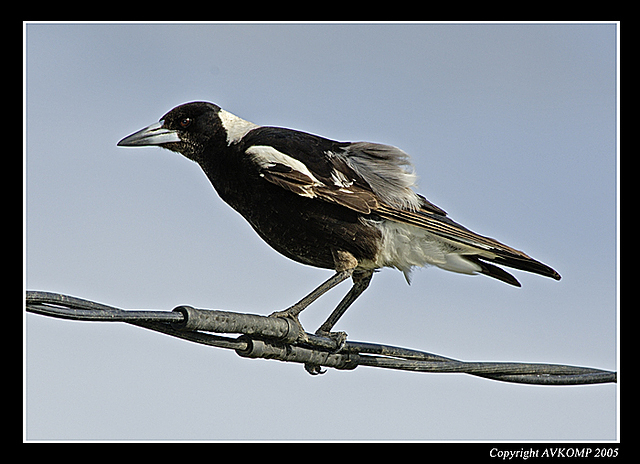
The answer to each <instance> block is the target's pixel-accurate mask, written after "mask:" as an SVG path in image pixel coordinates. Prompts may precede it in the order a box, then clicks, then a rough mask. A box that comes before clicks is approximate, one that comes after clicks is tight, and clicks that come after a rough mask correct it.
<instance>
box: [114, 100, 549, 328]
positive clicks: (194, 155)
mask: <svg viewBox="0 0 640 464" xmlns="http://www.w3.org/2000/svg"><path fill="white" fill-rule="evenodd" d="M150 145H151V146H154V145H155V146H159V147H162V148H166V149H168V150H171V151H174V152H177V153H180V154H182V155H184V156H185V157H186V158H188V159H190V160H192V161H195V162H196V163H198V164H199V165H200V167H201V168H202V170H203V171H204V173H205V174H206V175H207V177H208V178H209V180H210V181H211V184H212V185H213V187H214V188H215V190H216V191H217V192H218V195H219V196H220V197H221V198H222V200H224V201H225V202H226V203H228V204H229V205H230V206H231V207H232V208H233V209H235V210H236V211H237V212H239V213H240V214H241V215H242V216H243V217H244V218H245V219H246V220H247V221H248V222H249V224H251V226H252V227H253V229H254V230H255V231H256V232H257V233H258V235H259V236H260V237H261V238H262V239H263V240H264V241H265V242H267V243H268V244H269V245H270V246H271V247H273V248H274V249H275V250H276V251H278V252H280V253H281V254H283V255H284V256H286V257H288V258H290V259H292V260H294V261H297V262H299V263H302V264H307V265H311V266H315V267H319V268H325V269H332V270H334V271H335V274H334V275H333V276H332V277H331V278H329V279H328V280H327V281H325V282H324V283H322V284H321V285H320V286H318V287H317V288H316V289H315V290H313V291H312V292H311V293H309V294H308V295H307V296H305V297H304V298H303V299H302V300H300V301H299V302H297V303H296V304H294V305H292V306H290V307H289V308H287V309H285V310H283V311H277V312H275V313H273V314H272V316H277V317H289V318H291V319H293V320H294V321H295V322H296V323H297V324H298V325H299V327H302V326H301V325H300V322H299V320H298V315H299V314H300V312H301V311H302V310H304V309H305V308H306V307H307V306H309V305H310V304H311V303H313V302H314V301H315V300H316V299H317V298H319V297H320V296H321V295H323V294H324V293H326V292H327V291H329V290H330V289H332V288H333V287H335V286H336V285H338V284H339V283H340V282H342V281H344V280H347V279H348V278H351V279H352V281H353V284H352V287H351V289H350V290H349V292H348V293H347V294H346V296H345V297H344V298H343V299H342V300H341V301H340V303H339V304H338V306H337V307H336V308H335V309H334V311H333V312H332V313H331V315H330V316H329V318H328V319H327V320H326V321H325V322H324V323H323V324H322V325H321V326H320V328H319V329H318V330H317V332H316V333H317V334H322V335H334V333H333V332H331V329H332V328H333V326H334V325H335V324H336V322H337V321H338V319H339V318H340V317H341V316H342V315H343V314H344V312H345V311H346V310H347V309H348V308H349V306H350V305H351V304H352V303H353V302H354V301H355V300H356V299H357V298H358V297H359V296H360V294H361V293H362V292H363V291H364V290H365V289H366V288H367V287H368V286H369V282H370V281H371V278H372V276H373V273H374V272H375V271H377V270H379V269H381V268H383V267H391V268H396V269H398V270H400V271H402V272H403V273H404V276H405V278H406V280H407V282H408V283H410V273H411V270H412V269H414V268H415V267H423V266H427V265H433V266H437V267H439V268H441V269H444V270H447V271H452V272H457V273H461V274H470V275H473V274H484V275H486V276H489V277H493V278H495V279H498V280H501V281H503V282H506V283H507V284H510V285H514V286H518V287H519V286H520V283H519V282H518V280H516V278H515V277H514V276H513V275H511V274H509V273H508V272H506V271H505V270H504V269H502V268H501V267H499V266H508V267H511V268H514V269H519V270H522V271H528V272H532V273H535V274H540V275H542V276H546V277H551V278H553V279H556V280H560V274H558V273H557V272H556V271H555V270H553V269H552V268H551V267H549V266H547V265H546V264H543V263H541V262H539V261H536V260H535V259H533V258H531V257H529V256H528V255H526V254H525V253H523V252H522V251H519V250H516V249H514V248H511V247H509V246H507V245H504V244H502V243H500V242H499V241H497V240H495V239H492V238H489V237H485V236H482V235H478V234H476V233H475V232H472V231H471V230H469V229H467V228H466V227H463V226H462V225H460V224H458V223H456V222H454V221H453V220H451V219H450V218H449V217H448V216H447V213H446V212H445V211H444V210H443V209H441V208H439V207H438V206H436V205H434V204H433V203H431V202H430V201H428V200H427V199H426V198H425V197H423V196H422V195H420V194H418V193H416V192H415V191H414V190H413V187H415V184H416V174H415V172H414V169H413V166H412V164H411V160H410V159H409V156H408V155H407V154H406V153H405V152H403V151H402V150H400V149H398V148H396V147H392V146H389V145H382V144H378V143H370V142H338V141H334V140H330V139H326V138H324V137H320V136H317V135H313V134H308V133H305V132H300V131H297V130H292V129H285V128H280V127H270V126H260V125H257V124H253V123H251V122H249V121H245V120H243V119H241V118H239V117H237V116H235V115H233V114H231V113H229V112H227V111H225V110H223V109H222V108H220V107H219V106H217V105H215V104H213V103H208V102H192V103H185V104H183V105H180V106H177V107H176V108H174V109H172V110H171V111H169V112H168V113H167V114H165V115H164V116H163V117H162V118H160V121H159V122H157V123H155V124H152V125H150V126H148V127H146V128H144V129H141V130H139V131H137V132H135V133H133V134H131V135H129V136H128V137H125V138H124V139H122V140H120V142H118V146H124V147H139V146H150ZM301 333H303V334H304V331H302V332H301ZM342 335H344V334H342Z"/></svg>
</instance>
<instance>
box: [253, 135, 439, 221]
mask: <svg viewBox="0 0 640 464" xmlns="http://www.w3.org/2000/svg"><path fill="white" fill-rule="evenodd" d="M243 143H245V144H246V145H245V146H246V148H245V153H247V154H248V155H250V157H251V159H252V160H253V161H254V162H255V163H256V164H257V165H258V168H259V170H260V175H261V176H262V177H263V178H265V179H266V180H268V181H269V182H272V183H274V184H277V185H279V186H280V187H282V188H285V189H287V190H290V191H292V192H294V193H296V194H298V195H302V196H306V197H310V198H320V199H322V200H325V201H329V202H332V203H337V204H340V205H342V206H346V207H348V208H351V209H353V210H355V211H357V212H359V213H362V214H370V213H371V212H372V211H374V210H375V209H376V208H377V207H378V206H379V205H380V204H382V203H384V204H388V205H391V206H394V207H397V208H398V209H400V210H402V209H409V210H414V211H417V210H418V209H420V208H421V207H423V206H424V207H427V208H428V209H429V208H430V210H432V211H434V212H438V213H442V214H446V213H445V212H444V211H443V210H441V209H440V208H438V207H437V206H435V205H433V204H431V203H429V202H428V201H427V200H426V199H425V198H424V197H421V196H419V195H418V194H416V193H415V192H414V191H413V190H412V189H411V187H413V186H414V185H415V179H416V176H415V174H414V173H413V168H412V166H411V163H410V161H409V156H408V155H407V154H406V153H404V152H403V151H402V150H400V149H398V148H395V147H392V146H389V145H382V144H376V143H369V142H356V143H348V142H336V141H333V140H329V139H325V138H323V137H318V136H316V135H312V134H307V133H305V132H299V131H294V130H290V129H282V128H275V127H260V128H258V129H254V130H253V131H251V132H250V133H249V134H248V136H247V138H246V140H244V141H243Z"/></svg>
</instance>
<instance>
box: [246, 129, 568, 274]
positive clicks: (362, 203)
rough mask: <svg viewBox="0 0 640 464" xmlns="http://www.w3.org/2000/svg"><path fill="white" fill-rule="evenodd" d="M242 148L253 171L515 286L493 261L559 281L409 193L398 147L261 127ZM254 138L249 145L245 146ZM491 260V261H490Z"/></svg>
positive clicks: (409, 174)
mask: <svg viewBox="0 0 640 464" xmlns="http://www.w3.org/2000/svg"><path fill="white" fill-rule="evenodd" d="M250 134H251V135H253V136H254V137H253V140H251V139H249V140H248V142H249V143H248V148H246V151H245V152H246V153H247V154H248V155H250V156H251V158H252V160H253V161H254V162H255V163H256V164H257V165H258V167H259V170H260V176H262V177H263V178H264V179H265V180H267V181H269V182H271V183H273V184H276V185H278V186H280V187H282V188H284V189H286V190H289V191H291V192H293V193H296V194H297V195H301V196H305V197H308V198H317V199H319V200H322V201H328V202H331V203H335V204H339V205H342V206H344V207H347V208H350V209H352V210H354V211H357V212H359V213H361V214H365V215H368V214H375V215H378V216H380V217H381V218H383V219H387V220H391V221H396V222H401V223H404V224H409V225H412V226H415V227H419V228H421V229H424V230H426V231H428V232H429V233H431V234H433V235H435V236H437V237H440V238H441V239H444V240H445V241H448V242H449V243H451V244H452V245H453V246H454V248H460V249H463V250H464V251H463V252H461V254H463V255H464V258H465V259H468V260H469V261H472V262H474V263H476V264H477V265H478V266H480V268H481V269H482V270H481V272H482V273H483V274H486V275H489V276H491V277H494V278H497V279H499V280H502V281H504V282H507V283H509V284H512V285H517V286H519V285H520V284H519V283H518V281H517V280H516V279H515V277H513V276H512V275H511V274H509V273H507V272H505V271H504V270H502V269H500V268H499V267H497V266H495V265H494V264H501V265H505V266H509V267H513V268H516V269H520V270H524V271H529V272H533V273H536V274H541V275H544V276H548V277H552V278H554V279H560V275H559V274H558V273H557V272H556V271H555V270H553V269H552V268H550V267H549V266H547V265H545V264H543V263H541V262H539V261H536V260H535V259H533V258H531V257H529V256H528V255H526V254H525V253H523V252H522V251H519V250H516V249H514V248H511V247H509V246H507V245H504V244H503V243H500V242H499V241H497V240H495V239H492V238H489V237H484V236H482V235H479V234H476V233H475V232H472V231H471V230H469V229H467V228H466V227H464V226H462V225H460V224H458V223H456V222H454V221H453V220H451V219H450V218H449V217H447V213H446V212H445V211H444V210H442V209H441V208H439V207H437V206H436V205H434V204H433V203H431V202H429V201H428V200H427V199H426V198H424V197H423V196H421V195H418V194H416V193H415V192H414V191H413V190H412V189H411V187H413V186H414V185H415V178H416V176H415V174H414V173H413V170H412V169H411V164H410V161H409V158H408V155H406V154H405V153H404V152H403V151H401V150H399V149H397V148H395V147H391V146H388V145H380V144H374V143H369V142H357V143H342V142H334V141H331V140H328V139H324V138H322V137H317V136H314V135H311V134H306V133H304V132H298V131H293V130H287V129H279V128H269V127H261V128H259V129H256V130H254V131H252V132H251V133H250ZM252 142H254V143H252ZM492 263H493V264H492Z"/></svg>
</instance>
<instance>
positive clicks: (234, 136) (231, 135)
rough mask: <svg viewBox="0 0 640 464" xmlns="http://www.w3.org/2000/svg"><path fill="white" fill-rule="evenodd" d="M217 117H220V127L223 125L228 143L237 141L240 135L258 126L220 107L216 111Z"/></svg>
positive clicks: (242, 135) (240, 137)
mask: <svg viewBox="0 0 640 464" xmlns="http://www.w3.org/2000/svg"><path fill="white" fill-rule="evenodd" d="M218 117H219V118H220V122H222V127H224V129H225V131H227V144H228V145H231V144H232V143H237V142H239V141H240V140H241V139H242V137H244V136H245V135H246V134H247V132H249V131H250V130H252V129H255V128H256V127H259V126H258V125H257V124H254V123H252V122H249V121H245V120H244V119H242V118H239V117H238V116H236V115H235V114H231V113H229V112H228V111H225V110H222V109H221V110H220V112H219V113H218Z"/></svg>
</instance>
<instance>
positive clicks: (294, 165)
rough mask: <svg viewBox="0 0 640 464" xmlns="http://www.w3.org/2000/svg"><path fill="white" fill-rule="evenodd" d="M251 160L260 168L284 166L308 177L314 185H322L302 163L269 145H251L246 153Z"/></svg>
mask: <svg viewBox="0 0 640 464" xmlns="http://www.w3.org/2000/svg"><path fill="white" fill-rule="evenodd" d="M246 152H247V153H248V154H249V155H251V157H252V159H253V160H254V161H255V162H256V163H257V164H258V165H259V166H260V167H262V168H269V167H273V166H274V165H276V164H284V165H285V166H289V167H290V168H291V169H293V170H294V171H298V172H300V173H302V174H304V175H305V176H307V177H309V178H310V179H311V181H312V182H313V184H314V185H324V184H323V183H322V182H320V181H319V180H318V179H316V178H315V176H314V175H313V174H312V173H311V171H309V168H307V166H306V165H305V164H304V163H303V162H302V161H298V160H297V159H295V158H292V157H291V156H289V155H285V154H284V153H282V152H281V151H278V150H276V149H275V148H273V147H271V146H269V145H253V146H251V147H249V148H248V149H247V151H246Z"/></svg>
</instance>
